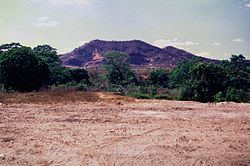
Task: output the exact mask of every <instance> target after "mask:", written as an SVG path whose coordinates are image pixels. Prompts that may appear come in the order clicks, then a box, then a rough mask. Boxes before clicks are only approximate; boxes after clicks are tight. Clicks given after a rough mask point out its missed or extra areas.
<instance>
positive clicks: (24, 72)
mask: <svg viewBox="0 0 250 166" xmlns="http://www.w3.org/2000/svg"><path fill="white" fill-rule="evenodd" d="M0 73H1V81H2V83H3V85H4V88H5V89H6V90H18V91H21V92H26V91H33V90H37V89H38V88H40V87H41V86H42V85H43V84H44V83H45V81H46V80H47V79H48V76H49V73H50V71H49V68H48V65H47V64H46V63H45V62H44V61H43V60H42V59H40V58H38V57H37V56H36V55H35V53H34V52H33V50H32V49H31V48H28V47H20V48H12V49H10V50H8V51H6V52H4V53H2V54H1V57H0Z"/></svg>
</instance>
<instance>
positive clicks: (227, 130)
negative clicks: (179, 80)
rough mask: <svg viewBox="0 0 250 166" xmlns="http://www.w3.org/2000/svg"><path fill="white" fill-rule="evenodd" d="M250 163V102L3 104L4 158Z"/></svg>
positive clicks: (14, 161)
mask: <svg viewBox="0 0 250 166" xmlns="http://www.w3.org/2000/svg"><path fill="white" fill-rule="evenodd" d="M101 98H105V96H101ZM249 164H250V104H236V103H218V104H216V105H213V104H201V103H196V102H180V101H163V100H136V101H123V100H119V101H118V100H114V101H111V100H101V101H99V102H85V103H84V102H74V103H71V104H70V103H69V104H62V103H61V104H60V103H59V104H56V105H51V104H9V105H5V104H4V105H2V106H0V165H6V166H7V165H69V166H72V165H144V166H146V165H249Z"/></svg>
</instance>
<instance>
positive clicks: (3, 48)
mask: <svg viewBox="0 0 250 166" xmlns="http://www.w3.org/2000/svg"><path fill="white" fill-rule="evenodd" d="M20 47H22V45H21V44H20V43H14V42H13V43H10V44H2V45H1V46H0V53H3V52H6V51H10V50H12V49H14V48H20Z"/></svg>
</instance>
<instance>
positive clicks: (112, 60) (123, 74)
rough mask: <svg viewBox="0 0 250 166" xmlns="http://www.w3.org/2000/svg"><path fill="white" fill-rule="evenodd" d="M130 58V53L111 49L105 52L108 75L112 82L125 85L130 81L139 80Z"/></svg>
mask: <svg viewBox="0 0 250 166" xmlns="http://www.w3.org/2000/svg"><path fill="white" fill-rule="evenodd" d="M128 59H129V58H128V54H126V53H123V52H118V51H111V52H107V53H106V54H105V68H106V69H107V71H108V74H107V77H108V79H109V81H110V82H111V83H112V84H118V85H121V86H123V87H125V86H127V85H128V84H130V83H135V82H137V80H136V77H135V74H134V72H133V71H132V70H131V67H130V64H129V60H128Z"/></svg>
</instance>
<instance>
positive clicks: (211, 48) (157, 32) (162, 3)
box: [0, 0, 250, 59]
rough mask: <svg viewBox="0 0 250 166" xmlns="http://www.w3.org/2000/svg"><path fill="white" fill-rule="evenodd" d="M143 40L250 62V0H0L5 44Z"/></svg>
mask: <svg viewBox="0 0 250 166" xmlns="http://www.w3.org/2000/svg"><path fill="white" fill-rule="evenodd" d="M93 39H104V40H130V39H139V40H144V41H145V42H148V43H151V44H154V45H157V46H159V47H165V46H167V45H173V46H176V47H178V48H183V49H185V50H187V51H190V52H192V53H195V54H200V55H202V56H206V57H210V58H218V59H227V58H229V57H230V55H231V54H244V55H245V57H246V58H247V59H250V0H0V44H3V43H10V42H12V41H15V42H20V43H21V44H23V45H27V46H32V47H34V46H36V45H38V44H50V45H51V46H53V47H56V48H57V49H58V51H59V52H60V53H65V52H68V51H71V50H72V49H73V48H75V47H78V46H80V45H82V44H84V43H85V42H86V41H90V40H93Z"/></svg>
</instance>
